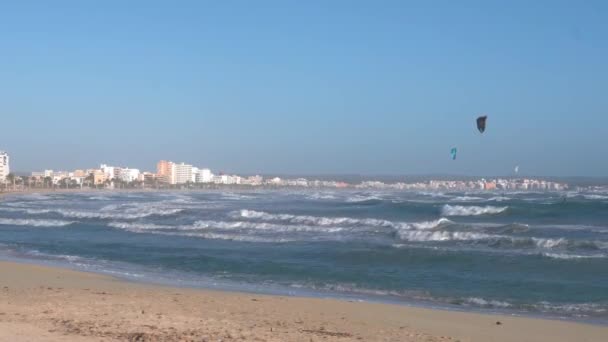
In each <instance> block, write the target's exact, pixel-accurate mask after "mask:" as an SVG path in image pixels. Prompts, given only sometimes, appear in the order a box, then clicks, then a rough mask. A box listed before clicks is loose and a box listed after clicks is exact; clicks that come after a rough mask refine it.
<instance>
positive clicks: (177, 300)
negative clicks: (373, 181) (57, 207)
mask: <svg viewBox="0 0 608 342" xmlns="http://www.w3.org/2000/svg"><path fill="white" fill-rule="evenodd" d="M0 273H1V274H2V275H3V276H2V277H1V278H0V299H1V300H0V341H4V340H7V341H9V340H45V341H60V340H66V339H69V340H77V341H80V340H82V341H88V340H92V339H94V340H96V341H99V340H102V341H115V340H143V341H154V340H163V341H165V340H168V341H178V340H193V341H200V340H201V339H205V338H208V339H212V340H216V339H223V340H225V341H226V340H228V341H229V340H241V341H255V340H258V341H310V340H312V341H318V340H331V341H361V340H363V341H380V340H382V341H457V340H459V341H461V342H464V341H523V340H526V341H557V342H561V341H575V340H576V341H604V340H605V337H606V336H608V327H604V326H596V325H592V324H585V323H577V322H569V321H561V320H547V319H540V318H531V317H516V316H505V315H499V314H481V313H472V312H459V311H447V310H439V309H429V308H420V307H410V306H405V305H397V304H384V303H375V302H353V301H346V300H340V299H326V298H309V297H286V296H280V295H267V294H254V293H246V292H232V291H221V290H211V289H192V288H184V287H172V286H164V285H153V284H147V283H138V282H130V281H127V280H122V279H118V278H115V277H111V276H106V275H101V274H97V273H86V272H81V271H74V270H70V269H64V268H59V267H49V266H41V265H35V264H29V263H20V262H6V261H0ZM497 322H500V324H497Z"/></svg>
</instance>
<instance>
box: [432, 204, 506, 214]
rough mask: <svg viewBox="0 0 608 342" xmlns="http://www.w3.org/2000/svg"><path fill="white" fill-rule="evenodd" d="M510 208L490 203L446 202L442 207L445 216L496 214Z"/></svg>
mask: <svg viewBox="0 0 608 342" xmlns="http://www.w3.org/2000/svg"><path fill="white" fill-rule="evenodd" d="M508 208H509V207H494V206H490V205H487V206H485V207H479V206H462V205H449V204H446V205H444V206H443V207H442V208H441V214H442V215H444V216H479V215H496V214H500V213H502V212H504V211H506V210H507V209H508Z"/></svg>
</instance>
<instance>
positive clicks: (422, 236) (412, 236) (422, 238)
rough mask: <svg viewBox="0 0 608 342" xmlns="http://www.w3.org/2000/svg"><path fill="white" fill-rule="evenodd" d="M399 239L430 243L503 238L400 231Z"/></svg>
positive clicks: (471, 234) (482, 235)
mask: <svg viewBox="0 0 608 342" xmlns="http://www.w3.org/2000/svg"><path fill="white" fill-rule="evenodd" d="M398 235H399V237H400V238H401V239H402V240H406V241H415V242H428V241H476V240H489V239H498V238H503V237H501V236H498V235H490V234H485V233H474V232H450V231H421V230H407V231H399V232H398Z"/></svg>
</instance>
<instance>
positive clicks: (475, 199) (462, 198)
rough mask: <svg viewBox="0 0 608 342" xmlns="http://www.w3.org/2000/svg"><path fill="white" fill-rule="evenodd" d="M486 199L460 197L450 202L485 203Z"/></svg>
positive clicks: (451, 199)
mask: <svg viewBox="0 0 608 342" xmlns="http://www.w3.org/2000/svg"><path fill="white" fill-rule="evenodd" d="M483 200H484V198H481V197H474V196H458V197H454V198H450V202H478V201H483Z"/></svg>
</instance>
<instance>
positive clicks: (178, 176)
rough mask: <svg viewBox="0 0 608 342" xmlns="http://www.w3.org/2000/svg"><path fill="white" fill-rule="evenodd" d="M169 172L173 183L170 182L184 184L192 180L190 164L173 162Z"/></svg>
mask: <svg viewBox="0 0 608 342" xmlns="http://www.w3.org/2000/svg"><path fill="white" fill-rule="evenodd" d="M171 171H172V172H171V173H172V176H173V177H171V178H173V180H174V182H175V183H172V184H184V183H187V182H190V181H192V165H190V164H185V163H181V164H173V165H172V167H171Z"/></svg>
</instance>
